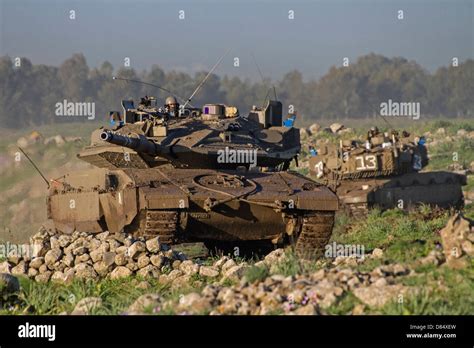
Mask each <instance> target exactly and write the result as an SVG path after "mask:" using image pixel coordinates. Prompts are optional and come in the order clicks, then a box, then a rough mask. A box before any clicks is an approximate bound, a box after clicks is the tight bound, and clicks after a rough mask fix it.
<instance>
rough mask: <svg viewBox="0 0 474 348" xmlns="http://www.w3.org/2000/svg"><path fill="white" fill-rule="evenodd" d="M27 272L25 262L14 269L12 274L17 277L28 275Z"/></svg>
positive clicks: (21, 262)
mask: <svg viewBox="0 0 474 348" xmlns="http://www.w3.org/2000/svg"><path fill="white" fill-rule="evenodd" d="M27 270H28V269H27V267H26V264H25V261H20V262H19V263H18V265H16V266H15V267H13V268H12V270H11V274H13V275H15V276H20V275H26V272H27Z"/></svg>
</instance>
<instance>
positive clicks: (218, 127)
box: [48, 97, 338, 256]
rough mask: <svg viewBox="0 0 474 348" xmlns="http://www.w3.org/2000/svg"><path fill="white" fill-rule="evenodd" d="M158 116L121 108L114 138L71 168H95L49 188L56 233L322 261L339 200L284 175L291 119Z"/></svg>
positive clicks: (274, 105)
mask: <svg viewBox="0 0 474 348" xmlns="http://www.w3.org/2000/svg"><path fill="white" fill-rule="evenodd" d="M186 104H187V103H185V105H184V107H183V106H180V105H179V104H178V103H177V101H176V100H175V99H174V98H171V99H169V100H167V102H166V105H165V106H164V107H158V106H157V105H156V99H154V98H149V97H145V98H142V99H141V102H140V103H139V105H137V106H135V105H134V102H133V101H131V100H124V101H122V107H123V112H122V113H120V112H116V111H114V112H111V114H110V118H111V122H112V123H113V124H114V126H113V127H111V128H104V127H102V128H100V129H97V130H95V131H94V132H93V133H92V135H91V144H90V146H88V147H86V148H85V149H84V150H83V151H81V152H80V153H79V154H78V158H80V159H81V160H84V161H86V162H88V163H90V164H92V165H93V166H94V167H95V168H94V169H90V170H85V171H82V172H74V173H69V174H67V175H65V176H64V177H62V178H60V179H57V180H54V181H52V183H51V185H50V194H49V197H48V207H49V209H48V214H49V217H50V218H51V219H52V220H53V221H54V223H55V226H56V228H57V229H59V230H60V231H62V232H64V233H70V232H72V231H74V230H79V231H89V232H100V231H105V230H108V231H110V232H112V233H122V232H125V233H127V234H132V235H134V236H146V237H150V236H159V238H160V240H161V241H162V242H164V243H170V244H173V243H180V242H186V241H191V242H193V241H214V242H215V241H217V242H223V241H229V242H240V241H269V242H272V243H273V244H274V245H285V244H288V243H294V244H295V246H296V250H297V251H298V252H299V253H302V254H303V253H304V254H305V255H310V254H311V255H312V256H317V255H319V254H321V252H322V250H323V248H324V246H325V245H326V243H327V241H328V240H329V238H330V235H331V232H332V227H333V222H334V214H335V211H336V210H337V209H338V199H337V197H336V195H335V194H334V193H333V192H332V191H331V190H330V189H328V188H327V187H325V186H324V185H321V184H318V183H316V182H315V181H313V180H310V179H308V178H306V177H304V176H301V175H299V174H297V173H293V172H289V171H287V169H288V167H289V165H290V162H291V161H292V160H296V156H297V154H298V152H299V151H300V139H299V131H298V129H296V128H294V127H293V124H292V123H293V121H294V118H295V116H290V117H289V118H288V119H287V120H286V121H284V122H283V120H282V104H281V103H280V102H279V101H271V100H270V101H268V102H267V103H266V105H265V107H261V108H259V107H253V108H252V110H251V111H250V113H249V114H248V115H246V116H240V115H239V111H238V109H237V108H235V107H229V106H226V105H222V104H207V105H204V106H203V107H202V108H194V107H186Z"/></svg>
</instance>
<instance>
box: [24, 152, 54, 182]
mask: <svg viewBox="0 0 474 348" xmlns="http://www.w3.org/2000/svg"><path fill="white" fill-rule="evenodd" d="M18 148H19V149H20V151H21V152H23V154H24V155H25V157H26V158H28V161H30V163H31V165H32V166H33V167H34V168H35V169H36V171H37V172H38V173H39V175H41V177H42V178H43V180H44V181H45V182H46V185H48V188H49V181H48V179H46V177H45V176H44V175H43V173H41V170H39V168H38V167H37V166H36V164H35V162H33V160H32V159H31V158H30V157H29V156H28V155H27V154H26V152H25V151H23V149H22V148H21V147H19V146H18Z"/></svg>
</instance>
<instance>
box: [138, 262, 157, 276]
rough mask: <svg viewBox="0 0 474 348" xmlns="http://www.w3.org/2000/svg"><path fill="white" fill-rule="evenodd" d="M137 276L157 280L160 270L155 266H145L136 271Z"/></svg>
mask: <svg viewBox="0 0 474 348" xmlns="http://www.w3.org/2000/svg"><path fill="white" fill-rule="evenodd" d="M137 275H138V276H140V277H142V278H159V276H160V270H159V268H158V267H156V266H153V265H147V266H145V267H143V268H141V269H140V270H139V271H137Z"/></svg>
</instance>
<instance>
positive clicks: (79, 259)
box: [74, 254, 91, 265]
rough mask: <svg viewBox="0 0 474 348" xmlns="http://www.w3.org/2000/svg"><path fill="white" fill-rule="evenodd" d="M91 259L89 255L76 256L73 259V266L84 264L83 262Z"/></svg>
mask: <svg viewBox="0 0 474 348" xmlns="http://www.w3.org/2000/svg"><path fill="white" fill-rule="evenodd" d="M90 258H91V257H90V256H89V254H82V255H78V256H76V258H75V259H74V264H76V265H78V264H80V263H84V262H87V261H89V259H90Z"/></svg>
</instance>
